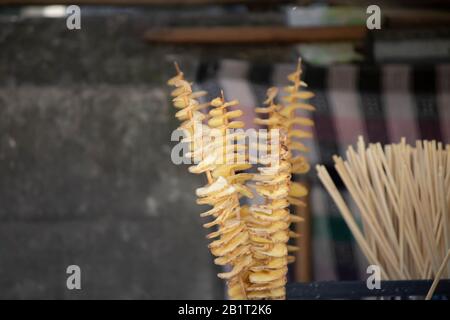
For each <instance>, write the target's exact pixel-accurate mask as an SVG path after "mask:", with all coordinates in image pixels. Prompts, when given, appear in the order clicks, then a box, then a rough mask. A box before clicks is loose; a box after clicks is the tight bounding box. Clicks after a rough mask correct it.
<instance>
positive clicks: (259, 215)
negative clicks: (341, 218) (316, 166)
mask: <svg viewBox="0 0 450 320" xmlns="http://www.w3.org/2000/svg"><path fill="white" fill-rule="evenodd" d="M300 75H301V68H300V61H299V64H298V66H297V70H296V71H295V72H294V73H292V74H290V75H289V77H288V79H289V80H290V81H292V82H293V85H292V86H288V87H286V88H285V90H286V91H287V92H288V95H287V96H286V97H285V98H284V99H283V100H284V101H285V102H286V103H287V104H286V106H284V105H278V104H276V103H275V98H276V96H277V94H278V89H277V88H270V89H269V90H268V91H267V99H266V101H265V102H264V103H265V104H266V105H267V106H266V107H264V108H257V109H256V112H257V113H259V114H262V115H266V117H265V118H257V119H255V123H256V124H259V125H262V126H264V127H266V128H267V129H269V130H270V134H271V139H270V142H271V143H270V144H269V146H268V148H265V150H264V151H265V152H269V154H270V155H269V156H267V157H266V158H262V159H259V162H260V163H261V164H264V165H266V166H265V167H259V168H258V171H259V174H258V175H255V177H254V179H253V180H254V181H255V182H256V185H255V189H256V192H257V193H258V194H260V195H261V196H263V197H264V199H265V204H263V205H261V204H260V205H253V206H252V207H251V208H250V212H251V215H250V217H249V218H247V220H248V222H247V224H248V226H249V232H250V241H251V243H252V251H253V253H254V257H253V258H254V264H253V266H252V267H251V268H250V277H249V281H250V283H251V285H250V287H249V288H248V291H249V294H248V297H249V298H256V299H284V298H285V297H286V293H285V284H286V273H287V264H288V263H289V262H293V261H294V259H295V258H294V257H293V256H288V252H291V251H296V250H297V249H298V248H297V247H295V246H290V245H288V241H289V238H296V237H298V236H299V235H298V234H296V233H295V232H292V231H290V229H289V227H290V225H291V223H293V222H300V221H302V218H300V217H298V216H296V215H293V214H291V213H290V211H289V205H297V206H299V205H300V206H304V205H305V203H304V202H303V201H301V200H300V199H299V198H301V197H304V196H306V195H307V192H308V191H307V189H306V187H304V186H303V185H302V184H300V183H297V182H292V181H291V176H292V173H306V172H307V171H308V170H309V164H308V162H307V160H306V158H305V157H304V156H301V155H300V156H297V157H292V150H295V151H301V152H307V151H308V150H307V148H306V147H305V146H304V144H302V143H301V142H300V141H298V138H301V139H303V138H309V137H311V134H310V133H309V132H308V131H303V130H300V129H297V128H295V127H294V126H296V125H303V126H312V125H313V122H312V120H310V119H308V118H305V117H297V116H296V115H295V110H296V109H298V108H304V109H307V110H313V107H312V106H310V105H307V106H308V107H306V108H305V107H304V103H302V102H299V99H307V98H309V97H312V93H309V92H303V91H300V87H301V86H306V84H304V83H303V82H302V81H301V80H300ZM274 130H276V131H274ZM274 132H275V133H278V135H279V136H278V140H276V139H275V140H274V139H273V134H274ZM295 138H297V139H295ZM274 142H275V143H274ZM260 146H261V145H260V144H258V147H260ZM259 151H260V150H259ZM276 160H278V162H277V161H276Z"/></svg>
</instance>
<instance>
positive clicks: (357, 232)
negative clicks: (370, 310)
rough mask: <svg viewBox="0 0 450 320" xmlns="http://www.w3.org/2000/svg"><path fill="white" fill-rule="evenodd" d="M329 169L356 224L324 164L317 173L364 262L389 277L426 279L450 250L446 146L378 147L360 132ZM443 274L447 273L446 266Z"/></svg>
mask: <svg viewBox="0 0 450 320" xmlns="http://www.w3.org/2000/svg"><path fill="white" fill-rule="evenodd" d="M346 158H347V159H346V160H344V159H342V158H341V157H338V156H334V157H333V159H334V162H335V168H336V171H337V172H338V174H339V176H340V177H341V179H342V181H343V182H344V185H345V186H346V188H347V190H348V191H349V193H350V195H351V197H352V199H353V201H354V202H355V204H356V207H357V208H358V211H359V213H360V218H361V222H362V228H361V227H360V226H359V225H358V224H357V222H356V218H355V216H354V215H353V214H352V213H351V211H350V209H349V208H348V206H347V204H346V203H345V201H344V198H343V197H342V195H341V194H340V193H339V191H338V189H337V188H336V186H335V184H334V182H333V181H332V179H331V177H330V175H329V174H328V172H327V170H326V169H325V167H324V166H321V165H318V166H317V172H318V176H319V178H320V180H321V181H322V183H323V185H324V186H325V188H326V189H327V191H328V192H329V194H330V195H331V197H332V198H333V200H334V202H335V203H336V205H337V207H338V208H339V210H340V212H341V214H342V216H343V218H344V219H345V221H346V223H347V225H348V226H349V228H350V230H351V232H352V233H353V235H354V237H355V239H356V241H357V242H358V244H359V246H360V247H361V249H362V251H363V253H364V255H365V256H366V258H367V260H368V262H369V263H370V264H374V265H378V266H380V267H381V268H382V276H383V278H384V279H385V280H389V279H391V280H392V279H395V280H398V279H430V278H432V277H435V276H436V274H437V273H438V271H439V266H440V264H441V262H442V261H443V260H444V257H445V256H446V254H447V252H448V250H449V249H450V234H449V229H450V145H447V146H446V147H445V148H444V146H443V145H442V143H437V142H436V141H417V142H416V145H415V147H412V146H409V145H407V144H406V143H405V140H404V139H402V141H401V142H400V143H398V144H391V145H386V146H385V147H384V149H383V147H382V146H381V145H380V144H379V143H377V144H369V145H368V146H367V147H366V145H365V143H364V141H363V139H362V138H361V137H360V138H359V140H358V143H357V149H356V150H355V149H354V148H353V147H352V146H350V147H349V148H348V150H347V152H346ZM443 275H445V276H446V277H450V267H446V269H445V271H443Z"/></svg>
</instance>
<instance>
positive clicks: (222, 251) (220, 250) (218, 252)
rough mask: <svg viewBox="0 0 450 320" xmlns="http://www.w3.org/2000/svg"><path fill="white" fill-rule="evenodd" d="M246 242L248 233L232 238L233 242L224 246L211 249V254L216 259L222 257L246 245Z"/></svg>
mask: <svg viewBox="0 0 450 320" xmlns="http://www.w3.org/2000/svg"><path fill="white" fill-rule="evenodd" d="M247 240H248V233H247V232H243V233H240V234H239V235H238V236H237V237H235V238H233V240H232V241H230V242H229V243H227V244H226V245H224V246H221V247H217V248H211V253H212V254H213V255H215V256H217V257H222V256H224V255H226V254H227V253H230V252H232V251H233V250H235V249H236V248H237V247H238V246H240V245H242V244H244V243H246V242H247Z"/></svg>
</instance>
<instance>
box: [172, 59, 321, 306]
mask: <svg viewBox="0 0 450 320" xmlns="http://www.w3.org/2000/svg"><path fill="white" fill-rule="evenodd" d="M176 68H177V75H176V76H175V77H173V78H172V79H170V80H169V81H168V84H169V85H171V86H174V87H175V90H173V91H172V96H173V104H174V106H175V107H176V108H177V109H179V111H177V113H176V117H177V118H178V119H179V120H180V121H181V122H182V123H181V125H180V128H179V129H181V130H183V131H184V132H185V133H186V137H185V138H184V139H183V141H184V142H188V143H189V153H188V154H187V156H188V157H190V158H191V159H194V160H195V161H196V164H194V165H192V166H190V167H189V171H190V172H192V173H195V174H202V173H205V174H206V177H207V179H208V184H207V185H206V186H204V187H202V188H198V189H197V190H196V194H197V196H198V200H197V203H198V204H202V205H203V204H207V205H210V206H212V209H210V210H208V211H206V212H203V213H202V214H201V216H202V217H212V219H213V220H212V221H211V222H208V223H206V224H204V226H205V227H206V228H215V231H213V232H211V233H209V234H208V235H207V238H208V239H214V240H213V241H212V242H211V244H210V245H209V248H210V250H211V253H212V254H213V255H214V256H216V259H215V260H214V262H215V263H216V264H218V265H223V266H228V267H229V268H230V271H228V272H224V273H219V274H218V276H219V277H220V278H222V279H225V280H227V284H228V295H229V297H230V298H231V299H284V298H285V297H286V293H285V284H286V274H287V263H288V262H289V261H293V257H288V252H289V251H293V250H296V248H295V247H290V246H289V245H288V241H289V237H297V236H298V235H297V234H295V233H294V232H291V231H290V230H289V226H290V224H291V223H292V222H297V221H300V218H299V217H297V216H294V215H291V214H290V212H289V205H291V204H293V205H304V202H303V201H301V200H300V199H299V198H300V197H304V196H305V195H306V194H307V189H306V188H305V187H304V186H302V185H301V184H298V183H294V182H292V181H291V174H292V173H305V172H307V171H308V170H309V165H308V163H307V161H306V159H305V158H304V157H303V156H299V157H292V153H291V150H297V151H302V152H304V151H307V149H306V147H305V146H304V145H303V144H302V143H301V142H299V141H296V139H294V138H306V137H309V136H310V135H308V133H307V132H306V131H301V130H298V129H294V126H295V125H307V126H310V125H312V121H311V120H309V119H307V118H300V117H296V116H295V114H294V113H295V110H296V109H298V108H303V109H308V110H309V109H311V108H312V107H311V106H310V105H306V104H303V103H301V102H299V101H298V99H305V98H308V97H309V96H311V94H310V93H307V92H302V91H300V87H301V86H304V83H303V82H301V81H300V75H301V69H300V64H299V66H298V67H297V70H296V72H294V73H293V74H291V75H289V80H291V81H292V82H293V85H292V86H288V87H286V90H287V92H288V95H287V96H286V97H285V99H286V102H287V104H286V106H285V107H283V106H279V105H276V104H275V102H274V99H275V96H276V95H277V90H276V89H274V88H271V89H269V91H268V95H269V97H268V99H267V101H266V104H267V105H268V107H267V108H258V109H257V110H256V111H257V112H260V113H267V114H268V115H269V118H268V119H264V120H263V119H260V120H257V123H258V121H259V123H260V124H263V125H266V126H267V128H268V129H277V130H278V131H279V135H278V136H277V140H274V141H272V144H269V145H268V149H269V150H270V152H269V155H268V156H267V157H265V158H263V159H261V160H260V163H261V164H263V165H265V167H260V168H258V170H259V174H258V175H256V176H255V181H256V191H257V192H258V193H259V194H261V195H262V196H263V197H264V198H265V199H266V203H265V204H264V205H253V206H251V207H250V208H249V207H247V206H241V204H240V198H241V197H249V198H252V197H253V193H252V192H251V190H250V189H249V188H248V187H247V186H246V185H245V183H246V182H247V181H248V180H250V179H252V178H253V175H252V174H249V173H245V172H241V171H244V170H247V169H250V168H251V167H252V166H251V164H249V162H248V157H247V155H246V151H247V148H246V146H245V145H242V144H240V143H238V141H242V139H244V140H245V135H244V134H243V133H239V132H233V133H230V132H229V130H230V129H241V128H243V127H244V123H243V122H241V121H237V120H236V118H239V117H240V116H241V115H242V111H241V110H239V109H236V110H229V108H230V107H235V106H237V105H238V101H236V100H233V101H229V102H227V101H225V99H224V95H223V93H222V96H221V97H218V98H216V99H214V100H212V101H211V102H210V103H206V104H201V103H199V102H198V101H197V98H199V97H202V96H204V95H206V92H204V91H200V92H193V91H192V87H191V84H190V83H189V82H187V81H186V80H185V79H184V75H183V73H182V72H181V71H180V70H179V68H178V66H177V65H176ZM209 106H211V107H212V109H211V110H210V112H209V114H208V115H206V114H205V113H202V112H201V111H200V110H201V109H203V108H206V107H209ZM305 106H308V107H305ZM275 163H276V164H275Z"/></svg>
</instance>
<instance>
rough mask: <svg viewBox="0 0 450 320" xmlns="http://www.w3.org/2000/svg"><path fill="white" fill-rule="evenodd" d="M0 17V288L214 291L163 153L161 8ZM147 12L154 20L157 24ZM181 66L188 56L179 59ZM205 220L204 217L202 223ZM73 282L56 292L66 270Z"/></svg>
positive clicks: (111, 293)
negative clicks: (147, 37) (77, 22)
mask: <svg viewBox="0 0 450 320" xmlns="http://www.w3.org/2000/svg"><path fill="white" fill-rule="evenodd" d="M9 13H10V12H8V14H4V15H1V14H0V298H2V299H9V298H14V299H15V298H21V299H25V298H38V299H53V298H58V299H76V298H84V299H100V298H102V299H119V298H124V299H131V298H134V299H176V298H179V299H180V298H181V299H183V298H186V299H210V298H221V297H223V295H222V292H223V289H222V284H221V282H219V281H218V280H217V278H216V275H215V274H216V272H217V270H216V268H215V267H214V265H213V262H212V258H211V256H210V254H209V252H208V249H207V241H206V239H205V234H206V231H205V230H203V228H202V227H201V224H202V220H201V219H200V218H199V216H198V214H199V212H201V208H200V207H199V206H197V205H196V204H195V193H194V190H195V188H196V187H197V186H200V185H201V184H203V183H204V181H203V180H202V179H201V178H200V177H196V176H193V175H191V174H189V173H188V172H187V170H186V169H187V168H186V167H177V166H175V165H173V164H172V162H171V161H170V151H171V147H172V145H173V143H171V142H170V134H171V132H172V130H173V129H174V128H175V127H176V126H177V123H176V121H175V120H173V114H174V112H173V110H172V109H171V107H170V105H169V99H168V96H167V93H168V91H167V88H166V87H165V81H166V80H167V78H168V77H169V76H170V75H172V73H173V68H172V66H171V60H173V57H172V56H171V55H170V54H172V53H173V52H176V51H177V50H178V51H183V48H180V49H176V50H175V49H173V48H168V47H167V46H161V47H158V46H154V45H148V44H145V43H144V42H142V41H141V39H140V37H139V35H140V34H141V33H142V31H144V30H145V24H146V23H147V24H148V21H152V19H157V17H158V15H156V14H154V15H153V16H151V15H150V16H148V17H145V16H143V17H141V18H143V21H144V22H143V23H141V22H140V21H139V20H138V19H136V17H134V16H132V15H131V16H130V15H126V14H125V15H124V14H116V13H112V14H108V15H99V16H85V17H83V18H82V29H81V30H79V31H70V30H68V29H67V28H66V23H65V19H42V18H33V19H21V18H17V17H12V16H11V15H10V14H9ZM153 22H154V20H153ZM183 62H184V68H185V70H186V71H187V73H188V75H189V76H193V75H192V74H189V72H190V70H193V64H194V63H195V61H194V60H193V62H192V63H190V62H189V60H185V61H183ZM203 222H204V221H203ZM72 264H76V265H79V266H80V267H81V270H82V289H81V290H80V291H69V290H67V288H66V278H67V276H68V275H67V274H66V268H67V266H68V265H72Z"/></svg>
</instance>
